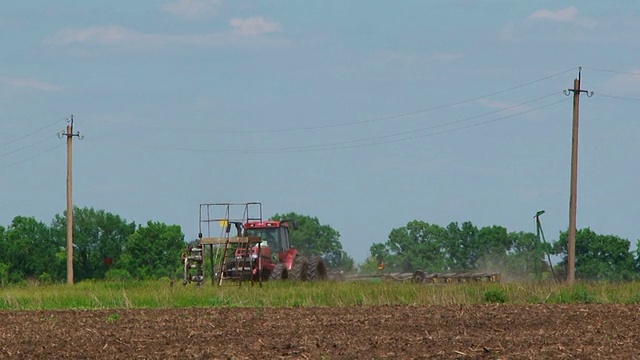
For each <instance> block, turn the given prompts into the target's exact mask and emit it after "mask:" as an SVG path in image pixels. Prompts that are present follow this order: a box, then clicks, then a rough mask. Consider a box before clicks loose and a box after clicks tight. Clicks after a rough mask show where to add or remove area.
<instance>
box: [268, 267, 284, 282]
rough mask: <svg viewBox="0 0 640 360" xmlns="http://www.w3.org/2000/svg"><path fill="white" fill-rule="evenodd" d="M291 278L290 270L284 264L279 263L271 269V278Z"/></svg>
mask: <svg viewBox="0 0 640 360" xmlns="http://www.w3.org/2000/svg"><path fill="white" fill-rule="evenodd" d="M288 278H289V272H288V271H287V268H286V267H285V266H284V264H278V265H276V267H274V268H273V270H271V275H269V280H287V279H288Z"/></svg>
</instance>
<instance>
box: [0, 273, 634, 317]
mask: <svg viewBox="0 0 640 360" xmlns="http://www.w3.org/2000/svg"><path fill="white" fill-rule="evenodd" d="M537 303H547V304H639V303H640V283H636V282H633V283H620V284H612V283H580V284H577V285H575V286H573V287H570V286H567V285H564V284H551V283H477V284H446V285H422V284H413V283H397V282H378V283H376V282H321V283H295V282H270V283H269V282H266V283H264V284H263V285H262V288H260V287H259V286H258V284H255V285H254V286H251V285H250V283H248V282H245V283H243V284H242V286H240V287H239V286H238V285H237V283H233V282H227V283H225V284H223V286H222V287H218V286H212V285H210V284H207V285H205V286H202V287H196V286H193V285H189V286H182V285H180V284H178V283H176V284H175V285H174V286H169V283H168V282H167V281H127V282H97V281H96V282H94V281H83V282H80V283H78V284H75V285H72V286H69V285H44V286H35V285H27V286H10V287H5V288H2V289H0V310H53V309H129V308H188V307H301V306H304V307H306V306H350V305H365V306H367V305H409V306H424V305H442V306H446V305H472V304H537ZM113 314H115V315H113V316H110V317H109V318H108V319H107V320H108V321H117V320H118V317H117V316H116V315H117V312H114V313H113Z"/></svg>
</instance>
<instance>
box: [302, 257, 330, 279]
mask: <svg viewBox="0 0 640 360" xmlns="http://www.w3.org/2000/svg"><path fill="white" fill-rule="evenodd" d="M327 277H328V276H327V267H326V266H325V264H324V260H322V258H321V257H320V256H312V257H311V260H310V261H309V267H308V270H307V279H308V280H309V281H322V280H327Z"/></svg>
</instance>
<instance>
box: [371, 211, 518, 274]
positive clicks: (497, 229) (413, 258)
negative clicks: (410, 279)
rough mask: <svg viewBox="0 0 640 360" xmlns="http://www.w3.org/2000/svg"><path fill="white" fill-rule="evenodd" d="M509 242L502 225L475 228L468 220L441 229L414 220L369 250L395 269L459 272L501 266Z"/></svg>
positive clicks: (509, 247) (503, 264)
mask: <svg viewBox="0 0 640 360" xmlns="http://www.w3.org/2000/svg"><path fill="white" fill-rule="evenodd" d="M512 245H513V242H512V238H511V237H509V235H508V234H507V230H506V229H505V228H504V227H501V226H490V227H483V228H481V229H478V228H477V227H475V226H474V225H473V224H472V223H471V222H468V221H467V222H464V223H462V224H461V225H459V224H458V223H456V222H452V223H450V224H449V225H448V226H447V227H446V228H443V227H441V226H438V225H435V224H429V223H426V222H424V221H419V220H414V221H411V222H409V223H407V225H406V226H404V227H401V228H396V229H393V230H391V233H390V234H389V239H388V240H387V242H386V243H384V244H373V246H371V248H370V252H371V255H372V257H373V258H380V257H383V258H384V259H385V266H386V267H387V268H389V269H390V270H394V271H415V270H423V271H429V272H449V271H454V272H462V271H474V270H478V269H480V268H493V269H500V268H503V267H504V266H506V264H507V262H508V261H507V258H508V254H509V251H510V250H511V247H512Z"/></svg>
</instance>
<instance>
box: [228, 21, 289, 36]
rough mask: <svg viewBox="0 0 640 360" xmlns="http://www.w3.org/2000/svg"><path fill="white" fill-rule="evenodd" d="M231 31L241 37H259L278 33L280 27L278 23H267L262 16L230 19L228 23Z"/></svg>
mask: <svg viewBox="0 0 640 360" xmlns="http://www.w3.org/2000/svg"><path fill="white" fill-rule="evenodd" d="M229 23H230V24H231V27H233V30H234V31H235V32H236V33H238V34H241V35H249V36H255V35H261V34H268V33H272V32H276V31H280V30H281V29H282V27H281V26H280V24H278V23H274V22H269V21H267V20H265V19H264V18H263V17H262V16H254V17H250V18H246V19H238V18H235V19H231V21H229Z"/></svg>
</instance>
